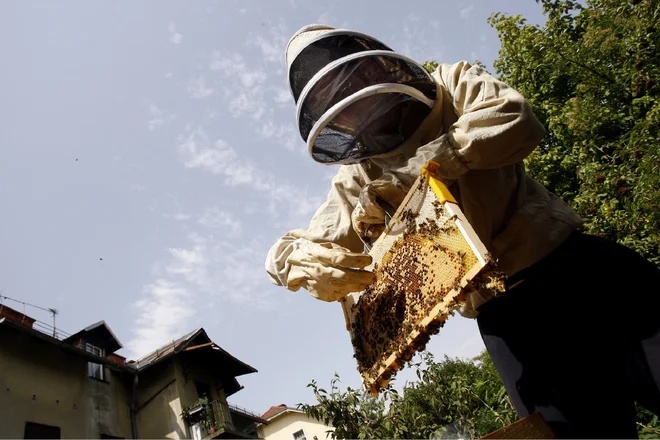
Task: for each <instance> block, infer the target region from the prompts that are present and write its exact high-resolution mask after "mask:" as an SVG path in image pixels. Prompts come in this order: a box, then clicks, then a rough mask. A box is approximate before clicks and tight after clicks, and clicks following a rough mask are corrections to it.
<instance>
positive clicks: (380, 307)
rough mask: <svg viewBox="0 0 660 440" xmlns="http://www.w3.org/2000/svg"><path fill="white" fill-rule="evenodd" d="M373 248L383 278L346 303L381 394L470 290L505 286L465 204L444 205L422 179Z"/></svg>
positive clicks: (358, 350) (369, 375)
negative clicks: (463, 209)
mask: <svg viewBox="0 0 660 440" xmlns="http://www.w3.org/2000/svg"><path fill="white" fill-rule="evenodd" d="M370 254H371V255H372V257H373V260H374V263H373V264H372V266H371V267H370V268H369V269H371V270H373V271H374V272H375V273H376V278H377V281H376V282H375V283H374V284H372V285H370V286H369V287H367V289H365V290H364V291H363V292H359V293H354V294H351V295H349V296H348V297H347V298H346V299H345V300H344V302H343V307H344V312H345V315H346V321H347V327H348V330H349V331H350V333H351V341H352V343H353V348H354V352H355V358H356V360H357V364H358V371H359V372H360V374H361V376H362V381H363V383H364V385H365V388H366V389H367V390H368V391H369V392H371V393H372V394H377V393H378V392H379V391H380V390H381V389H382V388H383V387H384V386H386V385H387V383H388V382H389V380H390V379H391V377H392V375H393V374H395V373H396V371H398V370H399V369H400V368H402V367H403V365H404V364H405V363H406V362H407V361H409V360H410V359H411V358H412V356H413V355H414V354H415V353H416V352H417V351H419V350H422V349H423V348H424V347H425V346H426V344H427V342H428V341H429V338H430V337H431V335H432V334H435V333H438V331H439V330H440V328H441V327H442V326H443V325H444V323H445V321H446V319H447V318H448V317H449V315H451V314H452V313H453V312H454V310H455V309H456V308H458V307H459V306H460V304H461V302H462V301H464V299H465V295H466V294H467V293H468V292H469V291H471V290H472V289H477V288H479V289H483V288H488V289H491V290H496V291H501V290H503V288H504V286H503V277H502V276H501V275H499V274H497V273H496V272H495V270H494V264H493V263H492V261H491V259H490V257H489V255H488V253H487V251H486V249H485V248H484V246H483V244H481V242H480V241H479V238H478V237H477V236H476V234H475V233H474V231H473V230H472V228H471V227H470V225H469V223H468V222H467V220H466V219H465V217H464V215H463V213H462V212H461V211H460V209H459V208H458V206H457V205H455V204H453V203H449V202H448V203H445V204H443V203H440V202H439V201H438V199H437V197H436V195H435V192H434V191H433V189H432V188H431V187H430V186H429V185H428V183H427V181H426V180H425V179H424V178H421V177H420V178H419V179H418V180H417V182H416V183H415V186H413V188H412V190H411V191H410V192H409V193H408V196H407V197H406V199H405V200H404V202H403V204H402V206H401V207H400V208H399V210H398V211H397V213H396V214H395V215H394V217H393V218H392V221H391V222H390V225H389V227H388V228H387V230H386V231H385V232H384V233H383V236H381V238H379V239H378V241H377V242H376V243H375V245H374V246H373V248H372V250H371V252H370Z"/></svg>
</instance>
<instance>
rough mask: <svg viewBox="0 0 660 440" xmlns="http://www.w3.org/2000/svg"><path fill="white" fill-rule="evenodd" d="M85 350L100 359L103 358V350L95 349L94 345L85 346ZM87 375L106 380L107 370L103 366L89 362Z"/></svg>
mask: <svg viewBox="0 0 660 440" xmlns="http://www.w3.org/2000/svg"><path fill="white" fill-rule="evenodd" d="M85 350H87V351H88V352H89V353H92V354H94V355H96V356H98V357H103V349H101V348H98V347H95V346H93V345H92V344H85ZM87 374H89V377H93V378H94V379H98V380H105V369H104V368H103V364H96V363H94V362H87Z"/></svg>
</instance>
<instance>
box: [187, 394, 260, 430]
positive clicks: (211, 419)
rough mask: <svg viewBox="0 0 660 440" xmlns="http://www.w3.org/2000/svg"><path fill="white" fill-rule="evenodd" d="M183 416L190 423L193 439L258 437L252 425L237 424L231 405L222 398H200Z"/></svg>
mask: <svg viewBox="0 0 660 440" xmlns="http://www.w3.org/2000/svg"><path fill="white" fill-rule="evenodd" d="M182 417H183V419H184V420H185V421H186V423H187V424H188V427H189V430H190V438H192V439H193V440H207V439H215V438H242V439H254V438H257V437H256V429H251V428H252V427H251V426H247V427H237V426H235V424H234V421H233V419H232V416H231V410H230V407H229V405H228V404H227V402H223V401H220V400H214V401H212V402H207V401H206V400H205V399H202V400H199V401H197V402H195V403H194V404H193V406H192V407H191V408H190V409H185V410H184V412H183V413H182Z"/></svg>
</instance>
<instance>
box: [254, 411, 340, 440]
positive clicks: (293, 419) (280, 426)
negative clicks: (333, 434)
mask: <svg viewBox="0 0 660 440" xmlns="http://www.w3.org/2000/svg"><path fill="white" fill-rule="evenodd" d="M261 418H262V419H263V420H265V421H266V422H267V423H265V424H264V423H262V424H259V425H258V430H259V437H260V438H263V439H264V440H325V439H326V436H327V435H328V431H332V430H333V428H332V426H327V425H324V424H323V423H321V422H319V421H318V420H316V419H313V418H311V417H309V416H308V415H306V414H305V413H304V412H302V411H300V410H298V409H295V408H291V407H288V406H286V405H284V404H282V405H278V406H272V407H270V409H269V410H268V411H266V412H265V413H264V414H262V416H261Z"/></svg>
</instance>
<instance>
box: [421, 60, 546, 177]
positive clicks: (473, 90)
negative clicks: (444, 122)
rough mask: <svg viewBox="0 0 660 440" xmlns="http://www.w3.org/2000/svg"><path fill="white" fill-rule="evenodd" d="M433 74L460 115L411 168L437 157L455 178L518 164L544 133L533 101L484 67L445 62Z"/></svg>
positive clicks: (441, 171) (445, 172)
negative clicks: (534, 111) (473, 171)
mask: <svg viewBox="0 0 660 440" xmlns="http://www.w3.org/2000/svg"><path fill="white" fill-rule="evenodd" d="M433 76H434V78H435V79H436V81H438V82H439V83H440V85H441V86H443V87H444V89H445V91H446V92H445V93H443V99H444V100H451V103H449V102H445V103H444V104H445V105H444V108H445V109H448V108H453V110H454V112H455V114H456V118H457V119H456V121H455V122H454V123H453V124H451V126H449V127H445V128H446V131H445V133H444V134H443V135H442V136H440V137H439V138H438V139H436V140H434V141H432V142H430V143H428V144H426V145H423V146H422V147H420V148H419V149H418V150H417V152H416V154H415V158H414V159H413V160H412V162H415V163H410V164H409V166H408V167H409V168H411V170H412V168H415V170H417V169H419V168H420V167H421V166H423V165H424V164H425V163H426V161H427V160H434V161H436V162H438V163H439V164H440V169H439V170H438V171H437V174H438V175H439V176H440V177H443V178H445V179H447V180H449V181H451V180H455V179H457V178H458V177H460V176H461V175H462V174H463V173H465V172H466V171H468V170H470V169H475V170H478V169H492V168H499V167H502V166H505V165H511V164H515V163H518V162H520V161H522V160H523V159H524V158H525V157H527V156H528V155H529V154H530V153H531V152H532V151H533V150H534V149H535V148H536V146H537V145H538V144H539V142H540V141H541V139H542V138H543V136H544V134H545V129H544V128H543V126H542V125H541V123H540V122H539V121H538V120H537V119H536V117H535V116H534V113H533V112H532V109H531V107H530V106H529V103H528V102H527V100H526V99H525V98H524V97H523V96H522V95H521V94H520V93H518V92H517V91H515V90H513V89H512V88H510V87H509V86H507V85H506V84H505V83H503V82H502V81H499V80H497V79H495V78H493V77H492V76H491V75H489V74H488V73H486V72H485V71H484V70H483V69H482V68H480V67H479V66H471V65H470V64H469V63H467V62H465V61H461V62H458V63H456V64H453V65H449V64H441V65H440V66H439V67H438V69H437V70H436V71H435V72H434V74H433ZM447 104H450V105H447Z"/></svg>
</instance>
